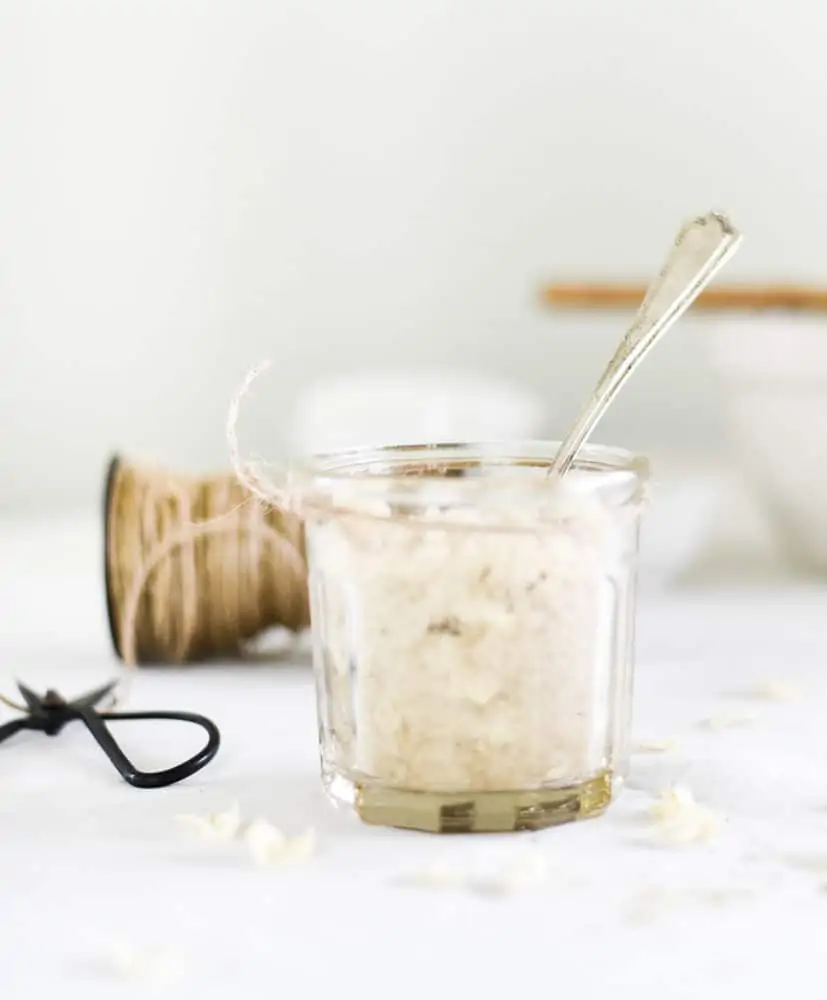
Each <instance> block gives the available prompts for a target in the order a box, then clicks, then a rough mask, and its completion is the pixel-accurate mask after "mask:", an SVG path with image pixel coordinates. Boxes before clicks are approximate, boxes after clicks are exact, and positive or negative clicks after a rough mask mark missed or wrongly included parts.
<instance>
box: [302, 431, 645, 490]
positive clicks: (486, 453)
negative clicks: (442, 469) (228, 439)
mask: <svg viewBox="0 0 827 1000" xmlns="http://www.w3.org/2000/svg"><path fill="white" fill-rule="evenodd" d="M560 444H561V442H560V441H544V440H528V441H513V442H503V441H452V442H434V443H429V444H394V445H377V446H374V445H362V446H359V447H357V448H346V449H342V450H341V451H332V452H323V453H321V454H318V455H311V456H309V457H306V458H301V459H296V460H295V461H293V462H291V472H292V473H293V474H294V475H296V476H298V477H300V478H314V479H317V478H322V479H337V478H339V479H347V480H349V481H353V480H354V479H367V480H370V481H374V480H376V479H382V478H384V479H389V480H396V479H400V478H407V476H409V475H410V472H408V473H403V474H402V475H399V474H393V473H391V474H388V473H384V474H379V473H377V472H376V471H373V468H374V467H375V466H376V464H377V463H380V462H383V461H384V463H388V462H398V463H399V465H400V466H404V465H405V464H408V465H411V464H413V465H421V466H423V467H427V466H428V465H433V464H435V463H439V462H442V463H445V462H446V461H450V460H451V459H452V458H453V460H454V461H457V462H460V461H462V460H463V459H465V460H469V461H476V462H477V463H478V464H482V462H483V460H489V463H490V464H492V465H497V464H499V465H503V466H506V467H508V466H515V465H519V464H523V465H525V464H530V465H534V466H535V467H546V468H548V467H550V466H551V462H552V461H553V459H554V457H555V455H556V454H557V451H558V449H559V448H560ZM498 460H499V461H498ZM572 470H575V471H579V472H591V473H600V472H614V471H627V472H633V473H635V474H636V475H637V476H639V477H641V478H646V477H647V476H648V474H649V461H648V459H647V458H645V457H644V456H643V455H640V454H637V453H636V452H632V451H629V450H628V449H626V448H618V447H615V446H609V445H598V444H586V445H583V447H582V448H581V449H580V451H579V453H578V455H577V458H576V460H575V462H574V464H573V465H572Z"/></svg>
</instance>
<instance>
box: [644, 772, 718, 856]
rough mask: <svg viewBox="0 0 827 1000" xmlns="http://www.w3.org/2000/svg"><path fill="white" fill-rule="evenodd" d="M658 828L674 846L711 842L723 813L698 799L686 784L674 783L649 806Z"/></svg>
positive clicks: (664, 837) (656, 828)
mask: <svg viewBox="0 0 827 1000" xmlns="http://www.w3.org/2000/svg"><path fill="white" fill-rule="evenodd" d="M649 814H650V816H651V817H652V819H653V820H654V821H655V832H656V834H657V836H658V839H659V840H661V841H662V842H663V843H666V844H671V845H674V846H680V845H687V844H701V843H708V842H710V841H712V840H714V839H715V838H716V837H717V836H718V834H719V832H720V830H721V827H722V825H723V820H722V817H721V816H719V815H718V813H716V812H715V811H714V810H712V809H710V808H709V806H705V805H702V804H701V803H700V802H696V801H695V796H694V795H693V794H692V792H691V791H690V790H689V789H688V788H686V787H685V786H683V785H673V786H672V787H671V788H667V789H666V790H665V791H663V792H661V794H660V796H659V797H658V799H657V800H656V801H655V802H654V803H652V805H651V806H650V807H649Z"/></svg>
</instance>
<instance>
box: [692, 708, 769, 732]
mask: <svg viewBox="0 0 827 1000" xmlns="http://www.w3.org/2000/svg"><path fill="white" fill-rule="evenodd" d="M757 718H758V715H757V713H755V712H717V713H716V714H715V715H710V716H708V717H707V718H706V719H701V721H700V722H699V723H698V725H699V726H700V727H701V728H702V729H712V730H714V731H717V730H720V729H740V728H742V727H744V726H751V725H752V724H753V723H754V722H755V721H756V719H757Z"/></svg>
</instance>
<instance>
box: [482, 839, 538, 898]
mask: <svg viewBox="0 0 827 1000" xmlns="http://www.w3.org/2000/svg"><path fill="white" fill-rule="evenodd" d="M547 878H548V861H547V860H546V857H545V855H544V854H542V853H541V852H540V851H537V850H528V851H523V852H522V853H521V854H520V855H519V856H518V857H516V858H514V859H513V860H510V861H508V862H507V863H506V864H505V865H504V866H503V868H502V870H501V871H500V873H499V874H498V876H497V877H496V878H495V879H494V880H493V881H492V883H491V886H490V887H491V888H494V889H495V890H498V891H499V892H501V893H505V894H508V895H510V894H512V893H515V892H525V891H526V890H528V889H535V888H537V886H540V885H542V884H543V883H544V882H545V881H546V879H547Z"/></svg>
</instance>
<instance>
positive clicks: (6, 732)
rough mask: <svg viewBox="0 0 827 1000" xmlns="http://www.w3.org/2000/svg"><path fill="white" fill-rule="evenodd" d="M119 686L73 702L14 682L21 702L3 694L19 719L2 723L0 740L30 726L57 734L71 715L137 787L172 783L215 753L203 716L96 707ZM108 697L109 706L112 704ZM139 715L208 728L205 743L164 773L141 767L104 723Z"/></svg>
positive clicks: (214, 734) (216, 736) (216, 737)
mask: <svg viewBox="0 0 827 1000" xmlns="http://www.w3.org/2000/svg"><path fill="white" fill-rule="evenodd" d="M116 687H117V681H112V682H111V683H110V684H105V685H104V686H103V687H99V688H96V689H95V690H94V691H90V692H88V694H84V695H81V696H80V697H79V698H75V699H74V700H73V701H66V700H65V699H64V698H62V697H61V696H60V695H59V694H58V693H57V691H52V690H49V691H47V692H46V694H44V695H43V696H42V697H41V696H40V695H38V694H35V693H34V691H32V690H31V689H30V688H28V687H26V685H25V684H21V683H20V682H19V681H18V683H17V689H18V691H19V692H20V694H21V696H22V697H23V700H24V702H25V703H26V704H25V706H23V705H16V704H15V703H14V702H12V701H8V700H7V699H5V698H3V699H2V701H3V702H4V703H5V704H7V705H9V706H10V707H11V708H15V709H17V710H18V711H21V712H24V713H25V715H24V717H23V718H22V719H14V720H12V721H11V722H7V723H5V725H2V726H0V743H2V742H3V741H4V740H7V739H8V738H9V737H10V736H14V734H15V733H19V732H20V731H21V730H23V729H33V730H35V731H39V732H41V733H46V735H47V736H57V734H58V733H59V732H60V731H61V730H62V729H63V727H64V726H65V725H66V724H67V723H68V722H72V721H74V720H75V719H80V721H81V722H83V723H84V724H85V725H86V728H87V729H88V730H89V732H90V733H91V734H92V735H93V736H94V738H95V739H96V740H97V741H98V743H99V744H100V746H101V748H102V749H103V752H104V753H105V754H106V756H107V757H108V758H109V759H110V760H111V761H112V763H113V764H114V765H115V768H116V769H117V771H118V773H119V774H120V775H121V777H122V778H123V779H124V781H126V782H128V783H129V784H130V785H132V786H133V787H135V788H164V787H165V786H166V785H174V784H175V782H176V781H182V780H183V779H184V778H189V777H190V775H193V774H195V772H196V771H200V770H201V768H202V767H204V765H205V764H209V762H210V761H211V760H212V759H213V757H215V755H216V753H218V747H219V745H220V743H221V735H220V733H219V732H218V727H217V726H216V725H215V723H214V722H211V721H210V720H209V719H208V718H206V717H205V716H203V715H194V714H192V713H191V712H107V711H103V712H100V711H98V710H97V708H96V706H97V705H98V704H100V702H101V701H103V699H104V698H110V697H111V696H112V692H113V691H114V690H115V688H116ZM111 703H112V702H111V701H110V706H111ZM137 719H166V720H170V721H175V722H191V723H193V724H194V725H196V726H200V727H201V728H202V729H204V730H206V732H207V736H208V739H207V742H206V744H205V745H204V747H203V748H202V749H201V750H199V751H198V753H197V754H194V755H193V756H192V757H190V758H189V759H188V760H185V761H184V762H183V763H182V764H176V765H175V767H170V768H167V770H165V771H139V770H138V769H137V768H136V767H135V765H134V764H133V763H132V761H130V760H129V758H128V757H127V756H126V754H125V753H124V752H123V751H122V750H121V748H120V747H119V746H118V744H117V743H116V742H115V739H114V737H113V736H112V733H111V732H110V731H109V729H108V727H107V726H106V725H105V723H106V722H109V721H120V720H124V721H126V720H137Z"/></svg>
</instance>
